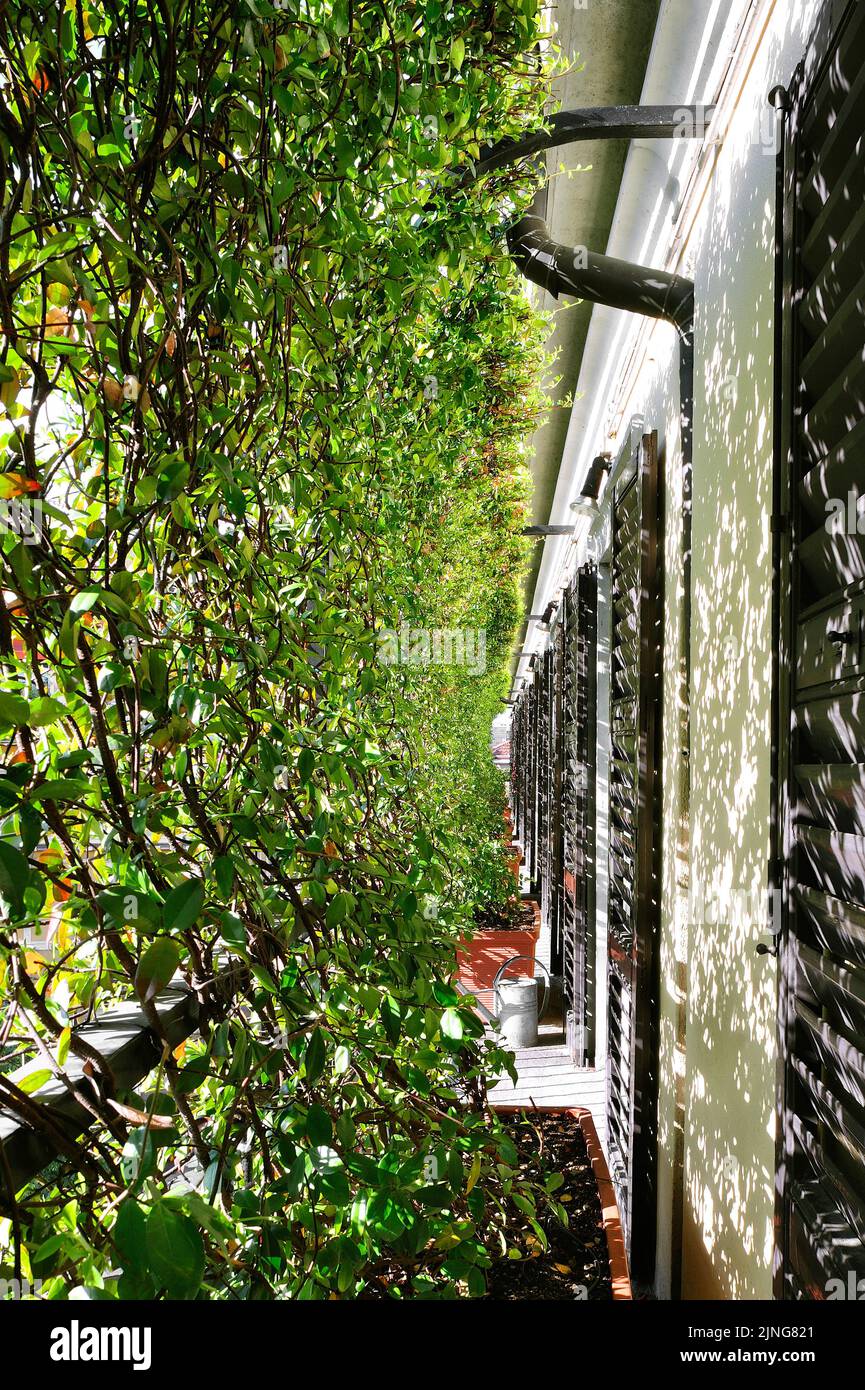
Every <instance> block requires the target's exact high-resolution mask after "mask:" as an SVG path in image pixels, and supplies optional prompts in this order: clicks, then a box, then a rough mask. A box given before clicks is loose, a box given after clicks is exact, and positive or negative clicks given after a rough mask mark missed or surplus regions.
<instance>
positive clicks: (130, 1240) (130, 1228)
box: [112, 1197, 147, 1274]
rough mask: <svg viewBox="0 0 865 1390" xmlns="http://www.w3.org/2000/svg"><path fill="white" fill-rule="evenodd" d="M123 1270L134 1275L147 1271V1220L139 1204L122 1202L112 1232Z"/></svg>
mask: <svg viewBox="0 0 865 1390" xmlns="http://www.w3.org/2000/svg"><path fill="white" fill-rule="evenodd" d="M112 1236H113V1238H114V1244H115V1245H116V1247H117V1250H118V1252H119V1254H120V1259H121V1264H122V1266H123V1269H124V1270H125V1271H127V1272H130V1273H134V1274H144V1273H146V1271H147V1219H146V1217H145V1215H144V1212H143V1211H142V1210H141V1208H140V1206H139V1205H138V1203H137V1202H133V1201H132V1199H131V1198H129V1197H127V1198H126V1200H125V1201H124V1202H121V1204H120V1208H119V1210H118V1212H117V1220H116V1221H115V1223H114V1230H113V1231H112Z"/></svg>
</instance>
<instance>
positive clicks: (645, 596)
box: [607, 434, 661, 1283]
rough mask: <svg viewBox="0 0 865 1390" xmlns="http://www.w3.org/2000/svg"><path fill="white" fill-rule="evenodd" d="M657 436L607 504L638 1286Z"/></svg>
mask: <svg viewBox="0 0 865 1390" xmlns="http://www.w3.org/2000/svg"><path fill="white" fill-rule="evenodd" d="M658 508H659V496H658V440H657V435H656V434H650V435H644V436H643V439H642V443H641V445H640V448H639V450H638V451H637V456H636V458H635V460H634V468H633V471H632V476H630V477H629V478H628V477H626V478H624V479H623V480H622V482H621V483H620V484H618V485H617V487H616V492H615V494H614V502H613V550H612V628H613V630H612V636H611V667H610V674H611V682H610V741H611V749H610V774H609V787H610V818H609V821H610V856H609V870H610V871H609V921H608V1003H607V1009H608V1051H607V1128H608V1139H609V1149H610V1170H611V1174H612V1177H613V1181H614V1183H615V1185H616V1189H617V1195H618V1199H619V1210H620V1212H621V1213H622V1218H623V1225H624V1227H625V1235H626V1240H627V1243H628V1251H629V1257H630V1260H631V1270H632V1274H633V1276H634V1278H635V1279H636V1280H638V1281H639V1282H641V1283H649V1282H650V1281H651V1279H652V1275H653V1273H654V1261H655V1226H656V1209H655V1208H656V1195H655V1177H656V1168H657V1082H658V1076H657V1068H658V1038H657V1033H658V987H659V986H658V952H657V937H658V927H659V872H658V869H659V865H658V855H659V846H660V835H659V817H660V800H659V797H660V786H659V783H660V726H661V674H660V673H661V603H660V593H659V574H658V536H659V516H658Z"/></svg>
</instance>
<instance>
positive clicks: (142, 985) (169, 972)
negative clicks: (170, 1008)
mask: <svg viewBox="0 0 865 1390" xmlns="http://www.w3.org/2000/svg"><path fill="white" fill-rule="evenodd" d="M179 964H180V950H179V948H178V946H177V944H176V943H175V942H174V941H172V940H171V938H170V937H168V936H158V937H157V938H156V940H155V941H154V942H153V944H152V945H151V946H148V948H147V950H146V951H145V952H144V955H143V956H142V957H141V960H140V962H139V964H138V969H137V970H136V972H135V988H136V990H137V991H138V994H139V995H140V996H141V998H142V999H143V1000H144V1001H145V1003H146V1002H147V1001H148V1000H150V999H153V998H154V997H155V996H156V995H157V994H158V993H159V991H160V990H162V989H164V988H165V986H166V985H167V984H168V982H169V980H170V979H171V978H172V976H173V975H174V972H175V971H176V969H177V967H178V965H179Z"/></svg>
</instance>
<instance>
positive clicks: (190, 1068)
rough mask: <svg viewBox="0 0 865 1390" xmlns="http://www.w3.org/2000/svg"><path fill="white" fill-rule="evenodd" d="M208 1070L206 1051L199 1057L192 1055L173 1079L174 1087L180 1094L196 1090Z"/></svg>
mask: <svg viewBox="0 0 865 1390" xmlns="http://www.w3.org/2000/svg"><path fill="white" fill-rule="evenodd" d="M208 1070H209V1062H208V1059H207V1055H206V1053H202V1055H201V1056H200V1057H193V1059H192V1061H191V1062H188V1063H187V1065H186V1066H185V1067H184V1068H183V1070H182V1072H181V1073H180V1075H179V1076H178V1078H177V1080H176V1081H175V1083H174V1085H175V1089H176V1090H178V1091H179V1092H180V1094H181V1095H182V1096H188V1095H190V1094H191V1093H192V1092H193V1091H197V1090H198V1087H199V1086H200V1085H201V1084H202V1082H203V1081H206V1080H207V1073H208Z"/></svg>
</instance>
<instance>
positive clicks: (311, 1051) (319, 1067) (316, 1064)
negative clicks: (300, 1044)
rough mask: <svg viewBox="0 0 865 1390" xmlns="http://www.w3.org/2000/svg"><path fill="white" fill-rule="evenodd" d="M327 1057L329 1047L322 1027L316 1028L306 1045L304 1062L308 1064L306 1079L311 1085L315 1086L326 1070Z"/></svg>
mask: <svg viewBox="0 0 865 1390" xmlns="http://www.w3.org/2000/svg"><path fill="white" fill-rule="evenodd" d="M326 1057H327V1047H326V1045H325V1041H324V1034H323V1033H322V1031H321V1029H320V1028H316V1029H315V1030H314V1032H313V1033H312V1036H311V1037H310V1039H309V1042H308V1043H307V1045H306V1054H305V1057H304V1064H305V1066H306V1079H307V1081H308V1082H309V1084H310V1086H314V1085H315V1083H316V1081H317V1080H318V1078H319V1077H320V1076H321V1074H322V1072H323V1071H324V1063H325V1058H326Z"/></svg>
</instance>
